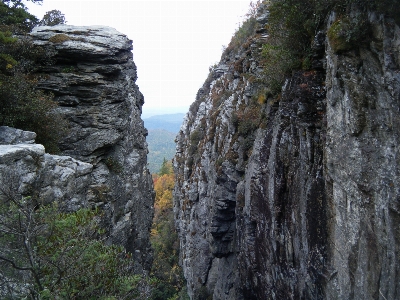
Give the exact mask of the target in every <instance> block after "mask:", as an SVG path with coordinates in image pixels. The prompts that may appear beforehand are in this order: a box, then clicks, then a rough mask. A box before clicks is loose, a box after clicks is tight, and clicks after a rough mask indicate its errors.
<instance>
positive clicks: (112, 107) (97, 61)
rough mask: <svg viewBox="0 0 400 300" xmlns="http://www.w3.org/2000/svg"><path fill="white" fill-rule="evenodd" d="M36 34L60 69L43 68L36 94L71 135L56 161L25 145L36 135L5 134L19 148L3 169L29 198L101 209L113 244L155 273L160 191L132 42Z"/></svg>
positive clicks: (65, 28)
mask: <svg viewBox="0 0 400 300" xmlns="http://www.w3.org/2000/svg"><path fill="white" fill-rule="evenodd" d="M30 35H31V38H32V40H33V42H34V43H35V44H38V45H41V46H43V47H45V48H46V50H47V51H48V53H52V59H53V61H54V63H53V64H52V65H50V66H42V67H41V68H40V69H39V73H40V78H41V80H40V81H39V82H38V88H40V89H42V90H45V91H49V92H52V93H53V94H54V96H55V101H57V102H58V104H59V107H58V108H57V109H58V110H59V111H60V112H61V114H63V116H64V117H65V118H66V119H67V121H68V125H69V128H68V135H67V136H66V137H65V138H64V139H63V140H62V141H61V143H60V149H61V153H60V155H58V156H57V155H49V154H45V153H44V149H43V146H41V145H35V144H34V145H27V144H26V143H27V142H28V140H30V141H29V142H32V139H34V136H33V135H34V133H26V132H25V133H24V134H23V135H21V134H20V133H19V131H16V132H15V133H14V136H18V138H14V140H12V139H11V138H10V137H9V136H7V135H6V134H5V132H7V130H6V129H0V142H1V144H10V143H14V144H15V143H20V144H18V145H14V146H11V145H4V146H0V147H1V149H0V151H1V152H0V153H1V155H2V156H1V158H0V159H1V161H2V164H1V165H0V167H1V168H2V169H1V170H3V171H5V170H11V169H12V170H13V171H15V173H16V174H18V177H19V178H20V179H18V180H17V182H16V186H17V189H19V192H20V193H21V194H23V195H29V194H30V193H32V191H38V192H39V194H40V195H39V196H40V197H41V198H42V199H43V201H45V202H50V201H58V202H60V203H61V207H62V208H63V209H65V210H67V211H73V210H76V209H79V208H81V207H88V206H90V207H99V208H101V209H103V210H104V212H105V213H104V218H103V226H104V227H105V229H106V232H107V242H108V243H113V244H119V245H123V246H124V247H125V249H127V250H128V251H130V252H132V253H133V256H134V260H135V263H136V271H138V272H141V271H142V270H143V269H144V270H149V269H150V266H151V261H152V256H151V246H150V242H149V235H150V228H151V223H152V217H153V202H154V192H153V183H152V179H151V175H150V173H149V171H148V169H147V151H148V150H147V143H146V135H147V130H146V129H145V128H144V127H143V121H142V120H141V117H140V116H141V109H142V105H143V103H144V99H143V95H142V94H141V92H140V91H139V88H138V86H137V85H136V84H135V81H136V79H137V75H136V66H135V64H134V62H133V60H132V52H131V50H132V41H130V40H129V39H128V38H127V37H126V36H125V35H123V34H121V33H119V32H117V31H116V30H115V29H113V28H109V27H104V26H88V27H81V26H69V25H58V26H52V27H47V26H42V27H36V28H34V30H33V31H32V33H31V34H30ZM1 136H4V138H2V137H1ZM3 141H4V143H3ZM3 152H4V154H3ZM10 168H11V169H10ZM8 173H10V172H8ZM7 176H8V175H7ZM3 177H4V176H3Z"/></svg>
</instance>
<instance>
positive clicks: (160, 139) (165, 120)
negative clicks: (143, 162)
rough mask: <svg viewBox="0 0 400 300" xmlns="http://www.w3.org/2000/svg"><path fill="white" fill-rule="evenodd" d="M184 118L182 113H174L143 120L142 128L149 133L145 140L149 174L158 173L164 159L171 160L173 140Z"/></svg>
mask: <svg viewBox="0 0 400 300" xmlns="http://www.w3.org/2000/svg"><path fill="white" fill-rule="evenodd" d="M184 116H185V114H184V113H176V114H165V115H157V116H152V117H149V118H146V119H143V121H144V127H145V128H146V129H147V130H148V131H149V135H148V136H147V139H146V140H147V143H148V147H149V154H148V156H147V159H148V164H149V170H150V172H151V173H157V172H158V170H159V169H160V166H161V164H162V162H163V160H164V158H166V159H167V160H171V159H172V158H173V157H174V155H175V141H174V140H175V137H176V134H177V133H178V131H179V129H180V127H181V125H182V121H183V118H184Z"/></svg>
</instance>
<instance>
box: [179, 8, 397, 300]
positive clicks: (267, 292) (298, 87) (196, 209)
mask: <svg viewBox="0 0 400 300" xmlns="http://www.w3.org/2000/svg"><path fill="white" fill-rule="evenodd" d="M368 17H369V18H370V20H369V21H370V24H371V32H372V33H373V35H372V36H371V37H370V40H369V43H368V44H366V45H363V46H362V47H360V48H358V49H356V50H351V51H347V52H344V53H339V54H337V53H334V52H333V51H332V49H331V47H330V44H329V40H328V39H327V38H326V35H325V33H324V32H319V33H318V34H317V35H316V36H315V41H314V47H313V53H312V57H313V61H312V70H311V71H298V72H295V73H293V74H292V76H291V77H289V78H287V80H286V82H285V84H284V86H283V87H282V93H281V95H280V97H279V98H274V97H270V96H268V93H266V92H265V89H267V88H268V87H266V86H263V82H262V79H263V77H262V60H261V59H260V56H259V54H260V49H261V46H262V44H263V43H264V41H265V33H266V32H265V28H261V27H260V26H261V25H263V24H264V23H265V22H267V19H268V13H266V12H265V11H261V12H260V17H259V18H257V19H256V20H257V22H258V23H259V25H258V27H256V30H255V31H256V34H254V35H253V36H252V37H250V39H249V40H248V41H247V43H246V45H243V46H241V47H240V48H239V49H238V50H237V51H236V52H235V51H227V50H226V51H225V52H224V54H223V55H222V58H221V61H220V63H219V64H218V65H217V66H216V67H215V68H213V69H212V70H211V72H210V75H209V77H208V78H207V80H206V82H205V83H204V85H203V87H202V88H201V89H200V90H199V92H198V94H197V97H196V101H195V102H194V103H193V104H192V106H191V108H190V110H189V112H188V113H187V115H186V118H185V121H184V124H183V126H182V128H181V131H180V132H179V134H178V136H177V153H176V156H175V160H174V168H175V171H176V185H175V190H174V213H175V218H176V225H177V229H178V232H179V237H180V243H181V263H182V266H183V271H184V275H185V278H186V279H187V285H188V291H189V295H190V297H191V299H208V298H207V297H209V299H226V300H228V299H243V300H244V299H246V300H248V299H397V298H399V297H400V280H399V274H400V262H399V257H400V256H399V254H400V253H399V249H400V235H399V233H400V231H399V228H400V209H399V194H400V190H399V187H400V177H399V155H400V152H399V151H400V148H399V142H400V141H399V136H400V133H399V128H400V108H399V99H400V76H399V74H400V73H399V70H400V48H399V45H400V29H399V27H398V26H397V25H396V24H395V23H394V22H393V21H392V20H390V19H385V17H384V16H381V15H377V14H374V13H370V14H369V15H368ZM334 21H335V15H334V14H333V15H332V16H331V19H330V21H329V24H328V26H330V24H332V23H333V22H334ZM257 33H258V34H257ZM228 50H229V49H228Z"/></svg>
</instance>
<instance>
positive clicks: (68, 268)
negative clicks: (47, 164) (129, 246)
mask: <svg viewBox="0 0 400 300" xmlns="http://www.w3.org/2000/svg"><path fill="white" fill-rule="evenodd" d="M99 218H100V212H99V211H97V210H90V209H80V210H78V211H76V212H72V213H62V212H60V211H59V210H58V207H57V204H56V203H53V204H52V205H48V206H41V205H39V204H38V202H37V201H35V199H34V198H31V197H20V196H18V194H17V193H16V192H15V191H13V190H12V189H10V184H8V185H7V186H6V185H2V187H1V188H0V296H1V297H2V298H3V299H4V298H5V299H14V298H18V299H22V298H25V299H134V297H136V296H137V285H138V283H139V281H140V280H141V278H140V276H137V275H132V274H131V273H130V268H131V265H132V263H133V262H132V259H131V255H130V253H126V252H125V251H124V249H123V248H122V247H120V246H115V245H111V246H108V245H105V244H104V243H103V241H102V240H100V239H98V238H99V237H101V233H102V230H101V228H100V227H99V226H98V223H99Z"/></svg>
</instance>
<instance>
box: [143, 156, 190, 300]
mask: <svg viewBox="0 0 400 300" xmlns="http://www.w3.org/2000/svg"><path fill="white" fill-rule="evenodd" d="M153 183H154V190H155V192H156V199H155V204H154V209H155V212H154V220H153V226H152V230H151V243H152V246H153V249H154V261H153V268H152V275H153V278H155V279H156V281H155V288H154V290H153V294H152V299H154V300H155V299H179V298H180V297H182V296H181V295H180V294H181V290H182V288H183V287H184V285H185V284H184V279H183V274H182V269H181V267H180V266H179V264H178V262H179V240H178V235H177V233H176V230H175V224H174V216H173V210H172V209H173V200H172V190H173V188H174V184H175V178H174V174H173V170H172V164H171V162H168V161H166V160H165V159H164V162H163V164H162V166H161V169H160V172H159V173H158V174H154V175H153ZM181 299H182V298H181Z"/></svg>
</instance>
